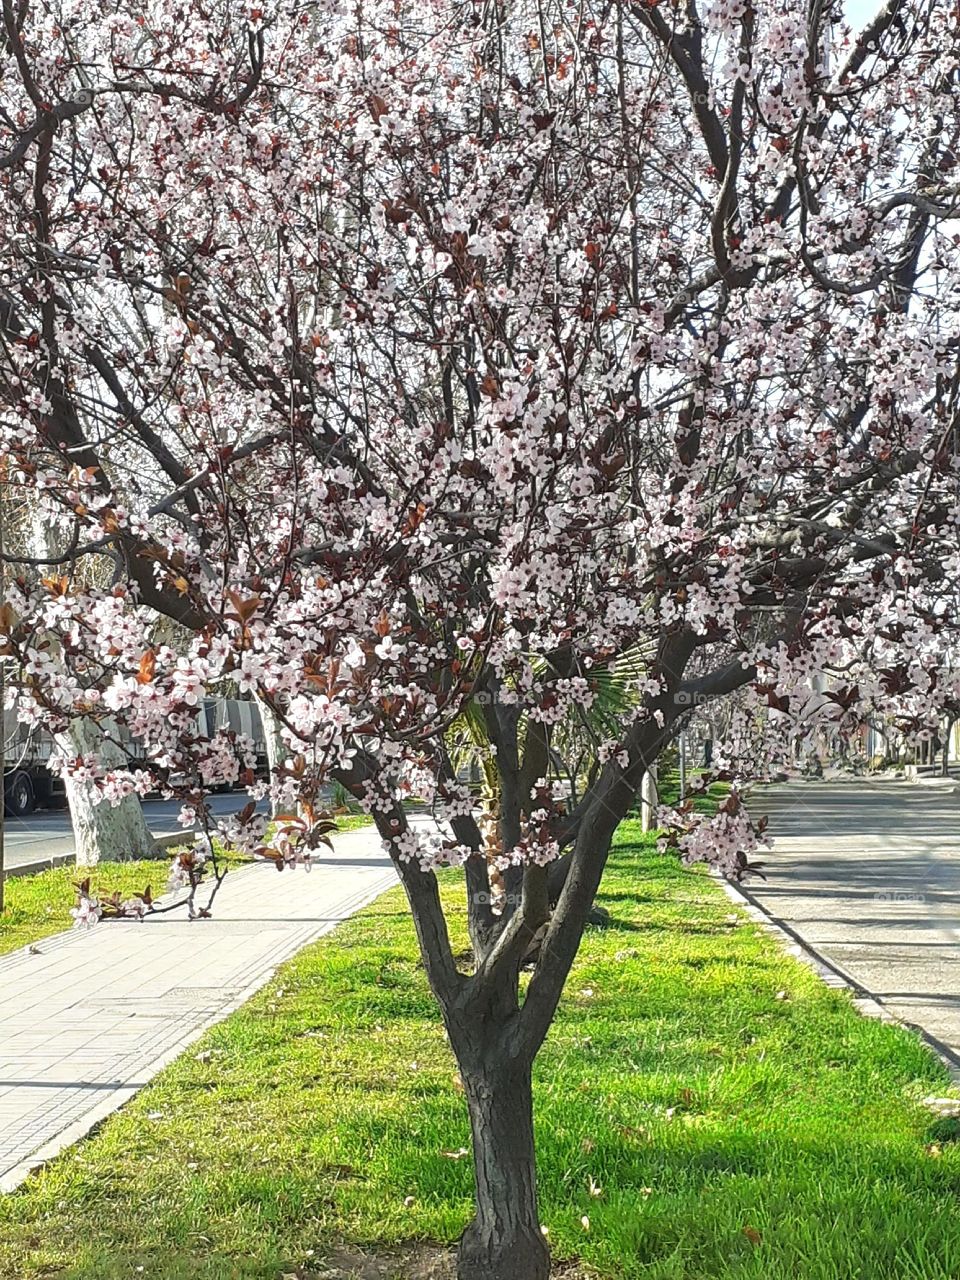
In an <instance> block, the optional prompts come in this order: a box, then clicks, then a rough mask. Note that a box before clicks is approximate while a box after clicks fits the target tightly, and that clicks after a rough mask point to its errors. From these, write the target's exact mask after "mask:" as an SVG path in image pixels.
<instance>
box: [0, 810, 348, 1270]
mask: <svg viewBox="0 0 960 1280" xmlns="http://www.w3.org/2000/svg"><path fill="white" fill-rule="evenodd" d="M371 821H372V820H371V819H370V818H368V817H367V816H366V815H365V814H343V815H338V816H337V818H336V822H337V830H338V832H344V831H359V830H363V829H365V828H367V827H369V826H370V825H371ZM179 847H181V846H176V847H173V846H170V847H168V848H165V849H163V850H162V852H161V853H159V854H158V855H157V857H155V858H141V859H135V860H131V861H129V862H101V863H99V864H98V865H97V866H95V867H78V866H77V865H76V864H75V863H67V864H65V865H63V866H59V867H53V868H50V867H48V868H46V869H45V870H43V871H31V872H27V873H24V874H20V873H18V871H17V869H16V868H15V867H14V868H12V869H11V870H10V871H9V872H8V873H7V875H6V877H5V879H4V902H5V907H4V910H3V911H0V955H7V954H8V953H9V952H11V951H16V950H18V948H20V947H25V946H29V945H31V944H33V943H36V942H39V941H40V940H41V939H42V938H46V937H49V936H50V935H51V934H53V933H62V932H63V931H64V930H65V929H69V928H71V927H72V925H73V920H72V918H71V916H70V908H71V907H72V906H73V905H74V903H75V901H76V893H75V891H74V887H73V886H74V883H75V882H76V881H79V880H83V879H84V878H86V877H89V878H90V887H91V892H92V893H93V894H94V895H95V896H99V895H100V894H109V893H113V892H115V891H119V893H120V895H121V897H123V898H128V897H130V896H131V895H132V894H133V893H137V892H142V890H143V889H144V888H145V887H146V886H147V885H150V887H151V889H152V891H153V893H154V895H155V896H156V897H159V896H160V895H161V894H163V893H166V889H167V878H168V875H169V871H170V864H171V862H172V861H173V856H174V854H175V853H176V852H177V849H178V848H179ZM324 852H325V851H324V850H321V854H320V856H321V857H323V855H324ZM243 861H245V860H244V859H230V862H231V865H234V863H235V864H236V865H238V866H239V865H242V863H243ZM227 874H228V875H229V872H228V873H227ZM201 897H202V894H201ZM98 927H100V926H98ZM109 927H110V926H109V923H107V924H104V925H103V928H109ZM0 1280H5V1277H2V1276H0Z"/></svg>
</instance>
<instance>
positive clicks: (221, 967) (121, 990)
mask: <svg viewBox="0 0 960 1280" xmlns="http://www.w3.org/2000/svg"><path fill="white" fill-rule="evenodd" d="M158 870H164V864H160V865H159V866H158ZM394 883H396V873H395V872H394V869H393V867H392V865H391V863H390V860H389V858H388V857H387V856H386V854H384V853H383V851H382V849H381V847H380V842H379V839H378V838H377V836H376V833H375V832H372V831H355V832H346V833H344V834H343V835H341V836H337V837H336V840H335V850H334V852H333V853H332V854H327V855H326V856H324V857H323V858H321V859H320V860H319V861H318V862H317V863H316V864H315V866H314V867H313V869H312V870H311V871H310V872H309V873H308V872H305V871H304V870H303V869H302V868H299V869H297V870H296V871H289V870H287V871H284V872H282V873H278V872H277V871H276V869H275V868H274V867H272V866H269V865H256V866H250V867H244V868H241V869H238V870H235V871H231V872H230V873H229V874H228V875H227V878H226V880H225V881H224V883H223V886H222V887H221V889H220V892H219V894H218V895H217V898H216V901H215V903H214V912H215V917H214V919H212V920H198V921H194V922H192V923H191V922H190V921H188V920H186V919H185V917H184V916H182V915H180V914H179V913H177V912H173V913H171V914H170V915H163V916H155V917H152V918H148V919H146V920H145V921H143V922H142V923H137V922H134V921H118V922H110V923H106V924H101V925H97V926H96V927H94V928H93V929H92V930H90V931H86V930H85V931H82V932H81V931H79V930H78V931H75V932H70V933H62V934H56V935H54V936H53V937H49V938H43V939H42V940H41V941H40V942H39V943H37V951H38V952H39V954H30V952H29V951H28V950H26V949H22V950H20V951H15V952H13V953H12V954H10V955H7V956H3V957H0V1191H9V1190H11V1189H12V1188H13V1187H15V1186H16V1185H17V1184H18V1183H19V1182H21V1181H22V1180H23V1179H24V1178H25V1177H26V1176H27V1174H28V1173H29V1172H30V1170H31V1169H32V1168H35V1167H36V1166H37V1165H38V1164H41V1163H43V1162H44V1161H45V1160H48V1159H50V1158H51V1156H53V1155H55V1154H56V1153H57V1152H58V1151H60V1150H62V1149H63V1148H64V1147H65V1146H68V1145H69V1144H70V1143H72V1142H75V1141H77V1139H78V1138H80V1137H82V1136H83V1135H84V1134H85V1133H87V1132H88V1131H89V1129H90V1128H91V1127H92V1126H93V1125H94V1124H96V1123H97V1122H98V1121H99V1120H101V1119H102V1118H103V1117H104V1116H106V1115H108V1114H109V1113H110V1112H111V1111H115V1110H116V1109H117V1108H118V1107H120V1106H121V1105H122V1104H123V1103H124V1102H126V1101H127V1099H128V1098H130V1097H132V1095H133V1094H134V1093H136V1091H137V1090H138V1089H140V1088H142V1087H143V1085H144V1084H146V1082H147V1081H148V1080H149V1079H150V1078H151V1077H152V1076H154V1075H156V1073H157V1072H158V1071H159V1070H160V1068H161V1067H163V1066H165V1065H166V1063H168V1062H169V1061H170V1060H171V1059H173V1058H175V1057H176V1056H177V1054H179V1053H181V1052H182V1051H183V1049H185V1048H186V1046H187V1045H189V1044H190V1043H191V1042H192V1041H193V1040H196V1039H197V1038H198V1036H199V1035H200V1034H201V1032H202V1031H204V1030H205V1028H207V1027H209V1026H210V1025H211V1024H212V1023H214V1022H218V1021H219V1020H220V1019H221V1018H223V1017H225V1016H226V1015H227V1014H228V1013H230V1012H231V1011H232V1010H233V1009H235V1008H237V1006H238V1005H240V1004H242V1003H243V1002H244V1001H245V1000H247V999H248V998H249V997H250V996H251V995H252V994H253V993H254V992H255V991H256V990H257V989H258V988H259V987H261V986H263V984H264V983H265V982H266V981H267V980H268V978H269V977H270V976H271V974H272V973H273V972H274V970H275V969H276V967H277V966H278V965H279V964H280V963H281V962H282V961H284V960H286V959H288V958H289V957H290V956H291V955H293V954H294V952H296V951H298V950H299V949H300V948H301V947H303V946H305V945H306V944H307V943H308V942H312V941H313V940H314V939H315V938H317V937H319V936H320V935H321V934H323V933H327V932H328V931H329V930H331V929H332V928H334V927H335V926H336V925H337V924H338V923H339V922H340V921H341V920H343V919H345V918H346V917H347V916H349V915H351V914H352V913H353V912H354V911H356V910H358V909H359V908H360V907H361V906H363V905H364V904H365V903H367V902H369V901H370V900H371V899H372V898H375V897H376V896H377V895H378V894H380V893H382V892H383V890H384V889H386V888H389V887H390V886H391V885H392V884H394Z"/></svg>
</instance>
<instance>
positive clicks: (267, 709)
mask: <svg viewBox="0 0 960 1280" xmlns="http://www.w3.org/2000/svg"><path fill="white" fill-rule="evenodd" d="M257 706H258V707H259V708H260V719H261V721H262V722H263V738H264V742H265V744H266V748H267V765H268V766H269V769H270V777H271V778H272V777H273V775H274V771H275V770H276V768H277V766H278V765H282V764H283V762H284V761H285V760H286V759H287V757H288V756H289V755H290V748H289V747H288V746H287V744H286V743H285V742H284V740H283V737H282V735H281V723H280V720H279V718H278V716H276V715H275V714H274V711H273V708H272V707H271V706H269V705H268V704H267V702H265V701H261V699H260V698H258V699H257ZM270 816H271V817H272V818H275V817H276V816H277V806H276V801H275V800H273V799H271V801H270Z"/></svg>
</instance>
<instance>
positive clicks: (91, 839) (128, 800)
mask: <svg viewBox="0 0 960 1280" xmlns="http://www.w3.org/2000/svg"><path fill="white" fill-rule="evenodd" d="M114 730H115V726H111V725H110V724H109V722H108V723H107V732H106V734H105V733H104V731H103V730H101V728H100V726H99V725H97V724H96V723H95V721H93V720H87V719H83V720H72V721H71V722H70V726H69V728H67V729H66V730H65V732H64V733H62V734H58V735H57V739H56V741H57V746H58V747H59V748H60V750H61V751H63V752H64V753H65V754H66V755H67V756H84V755H95V756H97V757H98V758H99V760H100V762H101V763H102V764H104V765H106V766H107V767H109V766H111V765H117V766H120V765H124V764H126V763H127V760H126V756H125V755H124V753H123V752H122V751H121V750H120V748H119V747H118V746H116V745H115V744H114V743H112V742H111V741H110V739H109V737H108V736H107V734H109V733H110V732H111V731H114ZM64 787H65V788H66V792H67V803H68V804H69V806H70V821H71V822H72V824H73V835H74V841H75V843H76V847H77V866H78V867H95V866H96V865H97V863H98V862H124V861H127V860H132V859H134V858H150V857H153V856H154V855H155V854H156V852H157V842H156V841H155V840H154V838H153V836H152V835H151V834H150V830H149V828H148V827H147V822H146V819H145V818H144V816H143V809H142V807H141V805H140V798H139V796H136V795H129V796H125V797H124V798H123V799H122V800H121V801H120V803H119V804H118V805H112V804H110V802H109V801H107V800H102V801H101V802H100V803H99V804H96V803H94V791H93V788H92V787H91V786H90V785H89V784H88V783H86V782H80V781H78V780H77V779H76V778H73V777H71V775H70V774H69V773H67V774H65V775H64Z"/></svg>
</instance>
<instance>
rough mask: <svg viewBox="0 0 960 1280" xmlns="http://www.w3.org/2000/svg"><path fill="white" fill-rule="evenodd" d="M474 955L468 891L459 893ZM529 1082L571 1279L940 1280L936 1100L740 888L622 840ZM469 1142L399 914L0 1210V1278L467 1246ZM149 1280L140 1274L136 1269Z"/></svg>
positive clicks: (182, 1270)
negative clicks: (353, 1248) (604, 913)
mask: <svg viewBox="0 0 960 1280" xmlns="http://www.w3.org/2000/svg"><path fill="white" fill-rule="evenodd" d="M443 892H444V895H445V896H446V897H447V899H448V902H449V903H451V904H453V912H454V915H453V934H454V940H455V945H456V946H457V947H458V948H461V949H463V950H464V951H465V949H466V929H465V923H466V922H465V919H464V916H463V915H462V914H457V910H458V907H459V904H460V903H461V902H462V888H461V886H460V884H459V881H458V877H457V876H456V874H455V873H449V874H446V875H445V876H444V877H443ZM601 901H602V903H603V905H604V906H606V907H607V908H608V910H609V911H610V912H611V915H612V917H613V919H612V923H611V925H610V926H608V927H606V928H603V929H590V930H589V932H588V934H587V936H586V938H585V940H584V945H583V948H582V951H581V954H580V956H579V958H578V960H577V962H576V965H575V968H574V971H573V972H572V974H571V977H570V981H569V984H568V988H567V991H566V993H565V996H564V999H563V1002H562V1004H561V1011H560V1014H559V1016H558V1019H557V1023H556V1025H555V1026H554V1028H553V1030H552V1031H551V1034H550V1036H549V1037H548V1040H547V1043H546V1045H545V1047H544V1050H543V1052H542V1054H541V1057H540V1060H539V1063H538V1068H537V1072H536V1108H537V1117H536V1118H537V1136H538V1145H539V1157H540V1179H541V1201H542V1215H543V1221H544V1223H545V1225H546V1226H547V1228H548V1230H549V1235H550V1239H551V1241H552V1243H553V1246H554V1250H555V1252H556V1254H557V1256H558V1257H565V1256H566V1257H570V1256H574V1255H578V1256H579V1257H580V1258H581V1259H582V1260H583V1262H584V1264H585V1265H587V1266H588V1267H589V1268H592V1269H595V1270H596V1271H597V1272H598V1273H599V1274H600V1275H603V1276H610V1277H622V1278H623V1280H633V1278H634V1277H636V1278H637V1280H639V1278H640V1277H643V1278H644V1280H703V1278H706V1277H723V1278H724V1280H745V1278H746V1277H751V1278H755V1280H761V1278H762V1280H787V1277H790V1278H791V1280H792V1278H793V1277H797V1276H799V1277H802V1278H803V1280H854V1278H856V1280H861V1278H862V1280H947V1277H956V1276H957V1274H958V1273H960V1220H958V1217H957V1214H956V1212H955V1205H956V1199H957V1195H958V1193H960V1143H952V1142H950V1141H947V1140H945V1139H946V1138H947V1137H949V1136H950V1135H949V1133H947V1132H946V1131H945V1130H944V1129H943V1128H942V1125H941V1128H940V1129H937V1122H936V1121H935V1120H934V1118H933V1117H932V1116H931V1115H930V1114H929V1112H928V1111H926V1109H925V1108H924V1107H923V1105H922V1103H921V1099H922V1098H923V1097H924V1096H925V1095H928V1094H930V1093H932V1092H939V1093H943V1092H944V1090H945V1088H946V1080H947V1077H946V1072H945V1070H944V1068H943V1067H942V1064H940V1063H939V1062H938V1061H937V1060H936V1059H935V1058H934V1057H933V1055H932V1054H930V1053H929V1052H928V1051H927V1050H926V1049H925V1048H924V1047H923V1046H922V1044H921V1043H920V1041H919V1040H918V1039H917V1037H916V1036H914V1035H913V1034H911V1033H909V1032H907V1031H904V1030H902V1029H900V1028H896V1027H891V1026H888V1025H885V1024H883V1023H879V1022H875V1021H873V1020H870V1019H865V1018H862V1017H861V1016H860V1015H859V1014H858V1013H857V1012H856V1011H855V1009H854V1007H853V1005H852V1002H851V1000H850V998H849V996H848V994H847V993H846V992H843V991H837V990H832V989H829V988H826V987H825V986H824V985H823V984H822V983H821V982H820V981H819V979H817V977H816V976H815V975H814V974H813V973H812V972H811V971H810V970H809V969H808V968H807V967H806V966H804V965H802V964H800V963H799V962H798V961H796V960H794V959H793V958H791V957H789V956H787V955H785V954H784V953H783V952H782V951H781V950H780V949H779V948H778V947H777V945H776V944H775V943H774V942H773V941H772V940H771V939H770V938H769V937H768V936H766V934H765V933H764V932H763V931H762V930H761V929H760V928H759V927H758V926H756V925H755V924H753V923H751V922H749V921H747V920H746V919H745V917H744V916H743V914H742V913H740V912H735V911H732V910H731V908H730V904H729V903H728V901H727V900H726V899H725V897H724V895H723V891H722V889H721V887H720V886H719V885H717V884H715V883H714V882H712V881H711V880H710V879H709V878H708V877H707V876H706V875H704V874H702V873H699V872H691V871H688V870H686V869H684V868H682V867H681V866H679V865H678V863H677V862H676V860H675V859H674V858H673V857H671V856H669V855H660V854H658V853H656V852H655V850H654V848H653V843H652V839H651V838H649V837H641V836H640V835H639V831H638V828H637V825H636V824H635V823H628V824H625V825H624V826H623V827H622V828H621V830H620V832H619V833H618V837H617V843H616V847H615V850H614V854H613V857H612V859H611V865H610V869H609V872H608V874H607V876H606V877H605V879H604V885H603V892H602V895H601ZM468 1141H469V1140H468V1127H467V1120H466V1114H465V1111H464V1107H463V1103H462V1098H461V1096H460V1094H459V1091H458V1085H457V1080H456V1075H455V1068H454V1064H453V1060H452V1058H451V1056H450V1052H449V1049H448V1047H447V1045H446V1043H445V1041H444V1038H443V1034H442V1030H441V1027H440V1023H439V1018H438V1015H437V1012H436V1009H435V1006H434V1004H433V1001H432V999H431V998H430V996H429V993H428V991H427V988H426V982H425V978H424V974H423V970H422V968H421V966H420V964H419V962H418V960H417V956H416V948H415V943H414V938H413V929H412V923H411V921H410V918H409V915H408V914H407V912H406V909H405V905H404V902H403V899H402V896H401V891H400V890H391V891H389V892H388V893H387V894H385V895H384V896H383V897H382V898H380V899H378V901H377V902H376V903H374V904H373V905H372V906H370V907H368V908H366V909H365V910H364V911H363V912H362V913H361V914H359V915H358V916H356V917H354V918H353V919H352V920H350V921H349V922H347V923H346V924H344V925H342V926H341V927H340V928H339V929H338V930H337V933H336V934H335V935H331V936H329V937H327V938H325V939H322V940H321V941H319V942H317V943H315V944H313V945H312V946H310V947H309V948H307V949H305V950H304V951H303V952H301V953H300V955H299V956H298V957H297V958H296V959H294V960H293V961H290V962H288V964H287V965H285V966H284V967H283V969H281V970H280V972H279V973H278V975H277V976H276V978H275V979H274V980H273V981H272V982H271V983H270V984H269V985H268V986H267V987H265V988H264V990H263V991H262V992H261V993H260V994H259V995H257V996H256V997H255V998H254V999H253V1000H252V1001H251V1002H250V1003H249V1004H248V1005H246V1006H245V1007H244V1008H243V1009H241V1010H239V1011H238V1012H237V1013H235V1014H233V1015H231V1017H230V1018H228V1019H227V1020H226V1021H224V1022H223V1023H221V1024H219V1025H218V1026H217V1027H215V1028H213V1029H211V1030H210V1031H209V1032H208V1033H207V1034H206V1035H205V1037H204V1038H203V1040H202V1041H200V1042H198V1044H197V1045H195V1046H194V1047H193V1048H192V1049H191V1050H190V1051H189V1052H188V1053H187V1054H186V1055H184V1056H183V1057H182V1058H181V1059H179V1060H178V1061H177V1062H175V1063H174V1064H172V1066H170V1067H169V1068H168V1069H167V1070H166V1071H164V1072H163V1073H162V1074H161V1075H160V1076H158V1077H157V1079H156V1080H155V1081H154V1082H153V1083H152V1084H151V1085H149V1086H148V1087H147V1088H146V1089H145V1090H144V1091H143V1092H142V1093H141V1094H140V1095H139V1096H138V1097H137V1098H136V1099H135V1100H134V1101H133V1102H132V1103H131V1104H129V1105H128V1106H127V1107H126V1108H125V1109H124V1110H123V1111H122V1112H120V1113H119V1114H117V1115H115V1116H113V1117H112V1118H111V1119H110V1120H108V1121H107V1122H105V1123H104V1125H103V1126H102V1128H101V1129H100V1130H99V1132H98V1133H97V1134H96V1135H95V1136H93V1137H92V1138H91V1139H89V1140H87V1141H85V1142H83V1143H81V1144H79V1145H78V1146H77V1147H76V1148H74V1149H73V1150H71V1151H70V1152H68V1153H65V1154H64V1155H63V1156H61V1157H59V1158H58V1159H57V1160H55V1161H53V1162H52V1163H51V1164H50V1165H49V1166H48V1167H47V1168H46V1169H45V1170H44V1171H42V1172H41V1173H40V1174H38V1175H36V1176H35V1177H33V1178H31V1179H30V1180H29V1181H28V1182H27V1183H26V1184H25V1185H24V1186H23V1187H22V1188H21V1189H20V1190H19V1191H18V1192H15V1193H14V1194H12V1195H10V1196H8V1197H5V1198H3V1199H2V1200H0V1276H2V1277H3V1278H4V1280H14V1277H15V1278H16V1280H40V1278H41V1277H42V1278H43V1280H48V1278H49V1277H53V1276H58V1277H62V1278H63V1280H119V1277H121V1276H122V1277H136V1276H141V1275H142V1276H144V1277H146V1278H148V1280H149V1277H154V1278H155V1280H227V1277H230V1278H231V1280H232V1278H234V1277H235V1278H236V1280H253V1278H256V1280H267V1278H268V1277H269V1278H270V1280H277V1278H278V1277H279V1276H281V1275H283V1274H295V1275H298V1276H303V1277H311V1276H314V1275H316V1276H321V1275H323V1267H322V1265H321V1262H320V1260H321V1259H322V1258H323V1256H324V1249H325V1248H333V1247H335V1245H336V1244H337V1243H338V1242H347V1243H355V1244H358V1245H360V1246H363V1247H366V1248H369V1247H373V1248H381V1249H391V1248H393V1247H394V1246H396V1245H398V1244H400V1243H402V1242H407V1241H411V1240H417V1239H421V1240H439V1241H452V1240H454V1239H455V1238H456V1236H457V1235H458V1233H459V1231H460V1230H461V1229H462V1227H463V1225H464V1223H465V1222H466V1220H467V1217H468V1216H469V1211H470V1195H471V1172H470V1161H469V1156H468V1154H467V1152H466V1148H467V1146H468ZM138 1268H142V1270H138Z"/></svg>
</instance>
